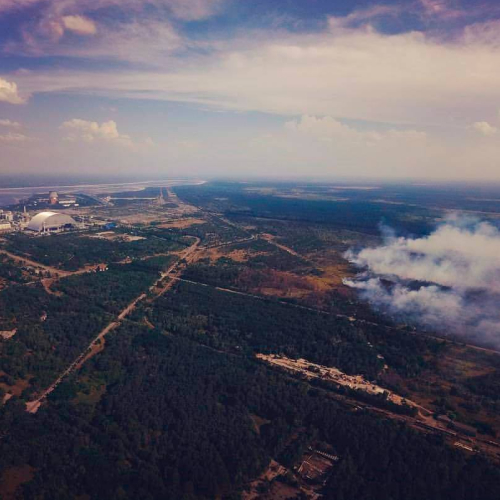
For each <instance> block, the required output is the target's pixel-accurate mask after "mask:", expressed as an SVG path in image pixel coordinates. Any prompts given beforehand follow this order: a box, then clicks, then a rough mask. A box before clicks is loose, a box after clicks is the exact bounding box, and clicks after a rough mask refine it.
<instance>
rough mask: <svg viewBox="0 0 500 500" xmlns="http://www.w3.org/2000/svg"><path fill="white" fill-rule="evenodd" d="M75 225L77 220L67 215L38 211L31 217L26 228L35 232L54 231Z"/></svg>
mask: <svg viewBox="0 0 500 500" xmlns="http://www.w3.org/2000/svg"><path fill="white" fill-rule="evenodd" d="M77 226H78V224H77V222H76V221H75V220H74V219H73V218H72V217H70V216H69V215H66V214H61V213H55V212H40V213H39V214H37V215H35V216H34V217H33V218H32V219H31V221H30V222H29V224H28V226H27V227H26V229H27V230H28V231H33V232H36V233H55V232H59V231H64V230H67V229H72V228H75V227H77Z"/></svg>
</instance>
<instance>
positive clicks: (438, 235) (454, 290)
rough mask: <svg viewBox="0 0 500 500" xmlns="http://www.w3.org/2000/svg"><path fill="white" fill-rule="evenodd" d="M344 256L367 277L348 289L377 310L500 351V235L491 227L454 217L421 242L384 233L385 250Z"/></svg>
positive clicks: (381, 247) (371, 250)
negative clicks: (494, 347)
mask: <svg viewBox="0 0 500 500" xmlns="http://www.w3.org/2000/svg"><path fill="white" fill-rule="evenodd" d="M346 256H347V258H348V259H349V260H350V261H351V262H352V263H354V264H356V265H357V266H359V267H361V268H363V269H364V270H365V272H364V273H362V274H360V275H359V276H358V277H357V278H356V279H355V280H345V284H346V285H348V286H350V287H352V288H356V289H357V290H359V291H360V293H361V296H362V297H363V298H365V299H367V300H368V301H370V302H371V303H372V304H373V305H374V306H376V307H377V308H379V309H382V310H384V311H386V312H388V313H389V314H391V315H392V316H395V317H398V318H403V319H404V320H406V321H409V322H413V323H416V324H419V325H421V326H422V325H423V326H425V327H428V328H431V329H434V330H436V331H440V332H442V333H445V334H449V335H450V336H454V335H462V336H466V337H467V338H468V339H470V340H475V341H477V342H481V343H488V344H493V345H496V346H500V307H499V306H498V305H499V304H500V231H499V230H498V229H497V228H495V227H494V226H492V225H491V224H489V223H487V222H481V221H478V220H475V219H470V218H464V217H460V218H457V217H453V218H448V219H446V220H445V221H444V222H443V223H442V224H441V225H440V226H439V227H437V229H436V230H435V231H434V232H433V233H431V234H430V235H428V236H425V237H422V238H404V237H399V238H397V237H395V236H394V235H393V234H391V233H390V232H387V231H386V235H385V240H384V244H383V245H382V246H379V247H376V248H365V249H363V250H360V251H352V250H351V251H349V252H348V253H347V254H346Z"/></svg>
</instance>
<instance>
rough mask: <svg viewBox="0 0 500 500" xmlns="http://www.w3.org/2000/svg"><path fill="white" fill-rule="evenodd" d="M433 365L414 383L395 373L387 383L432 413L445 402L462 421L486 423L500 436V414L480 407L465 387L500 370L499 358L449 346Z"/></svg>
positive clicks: (433, 361) (458, 346)
mask: <svg viewBox="0 0 500 500" xmlns="http://www.w3.org/2000/svg"><path fill="white" fill-rule="evenodd" d="M430 362H431V363H432V364H433V366H432V367H431V368H430V369H429V370H424V371H423V372H422V373H421V374H419V375H418V377H415V378H413V379H407V380H404V379H401V378H400V377H398V376H397V375H395V374H393V373H388V374H386V375H384V379H387V381H389V382H390V383H391V385H392V384H396V386H399V387H400V388H401V389H402V390H403V391H405V392H407V393H408V394H409V397H410V398H411V399H412V400H413V401H415V402H417V403H418V404H420V405H422V406H425V407H426V408H429V409H430V410H432V411H435V410H437V409H438V408H439V405H438V404H437V402H438V401H439V400H441V399H442V398H444V399H445V400H446V404H447V406H448V409H449V411H451V412H453V413H455V414H456V415H457V416H458V417H459V419H460V420H462V421H464V422H468V423H472V422H484V423H487V424H489V425H491V427H492V428H493V429H494V431H495V432H496V434H497V436H500V422H499V421H498V414H497V413H496V412H495V411H494V409H493V408H491V409H488V408H485V407H483V406H481V405H480V404H477V402H478V401H479V400H480V399H481V397H480V396H477V395H474V394H471V392H470V391H469V390H468V388H467V387H466V386H465V383H466V382H467V380H468V379H470V378H473V377H478V376H480V375H487V374H489V373H493V372H495V370H496V369H498V368H495V367H498V366H500V356H499V355H498V354H488V353H483V352H480V351H476V350H474V349H471V348H469V347H466V346H460V345H449V346H448V348H447V349H446V351H445V352H444V353H441V354H439V355H438V356H437V357H436V358H435V359H431V360H430Z"/></svg>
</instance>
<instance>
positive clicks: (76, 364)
mask: <svg viewBox="0 0 500 500" xmlns="http://www.w3.org/2000/svg"><path fill="white" fill-rule="evenodd" d="M199 244H200V239H199V238H197V239H196V242H195V243H193V244H192V245H191V246H190V247H189V248H187V249H186V250H185V251H184V253H182V254H181V255H180V257H179V260H178V261H177V262H176V263H175V264H173V265H172V266H170V268H169V269H167V271H165V272H163V273H162V275H161V276H160V278H158V280H157V281H156V283H155V284H154V285H153V286H152V287H151V289H150V290H151V291H152V290H154V289H155V287H157V286H158V285H159V284H160V283H161V281H162V280H163V279H165V278H167V277H169V275H170V274H171V273H172V272H173V271H175V269H176V268H177V267H178V265H179V263H180V261H181V260H182V259H185V260H188V259H190V257H191V256H192V255H193V253H194V252H195V250H196V249H197V247H198V245H199ZM171 283H172V282H169V283H168V285H170V286H171ZM165 289H168V287H167V288H165ZM164 291H165V290H163V289H160V292H157V293H158V294H161V293H164ZM146 297H147V295H146V294H145V293H142V294H141V295H139V296H138V297H136V298H135V299H134V300H133V301H132V302H130V304H128V305H127V307H125V309H123V311H122V312H121V313H120V314H119V315H118V316H117V318H116V319H115V320H114V321H112V322H111V323H109V324H108V325H107V326H106V327H105V328H104V329H103V330H101V331H100V332H99V334H98V335H97V336H96V337H95V338H94V339H93V340H92V342H90V344H89V345H88V346H87V348H86V349H85V350H84V351H83V352H82V353H80V355H79V356H78V357H77V358H76V359H75V360H74V361H73V362H72V363H71V365H69V366H68V368H66V370H64V372H63V373H61V375H59V377H58V378H57V379H56V380H55V381H54V382H53V383H52V384H51V385H50V386H49V387H48V388H47V389H45V390H44V391H43V392H42V393H41V394H40V395H39V396H38V397H37V399H35V400H33V401H29V402H27V403H26V411H27V412H28V413H36V412H37V411H38V409H39V408H40V406H41V404H42V403H43V402H44V401H45V399H46V398H47V396H48V395H49V394H51V393H52V392H53V391H54V390H55V389H56V387H57V386H58V385H59V384H60V383H61V382H62V381H63V380H64V379H65V378H66V377H67V376H68V375H70V374H71V373H72V372H73V371H75V370H78V369H80V368H81V366H82V365H83V364H84V363H85V362H86V361H87V360H89V359H90V358H91V357H92V356H94V355H95V354H96V353H97V352H99V350H100V344H101V343H102V341H103V340H104V337H105V336H106V335H107V334H108V333H109V332H111V331H112V330H114V329H115V328H117V327H118V326H119V325H120V324H121V322H122V321H123V320H124V319H125V318H126V317H127V316H128V315H129V314H130V313H131V312H132V311H133V310H134V309H135V308H136V307H137V304H138V303H139V302H141V301H142V300H144V299H145V298H146Z"/></svg>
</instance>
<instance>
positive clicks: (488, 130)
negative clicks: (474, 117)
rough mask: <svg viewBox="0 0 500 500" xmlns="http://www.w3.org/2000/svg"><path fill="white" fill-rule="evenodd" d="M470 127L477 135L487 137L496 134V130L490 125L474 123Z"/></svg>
mask: <svg viewBox="0 0 500 500" xmlns="http://www.w3.org/2000/svg"><path fill="white" fill-rule="evenodd" d="M472 127H473V128H474V129H475V130H477V131H478V132H479V133H481V134H483V135H486V136H488V137H490V136H492V135H495V134H496V133H497V132H498V128H497V127H494V126H493V125H490V124H489V123H488V122H475V123H473V124H472Z"/></svg>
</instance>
